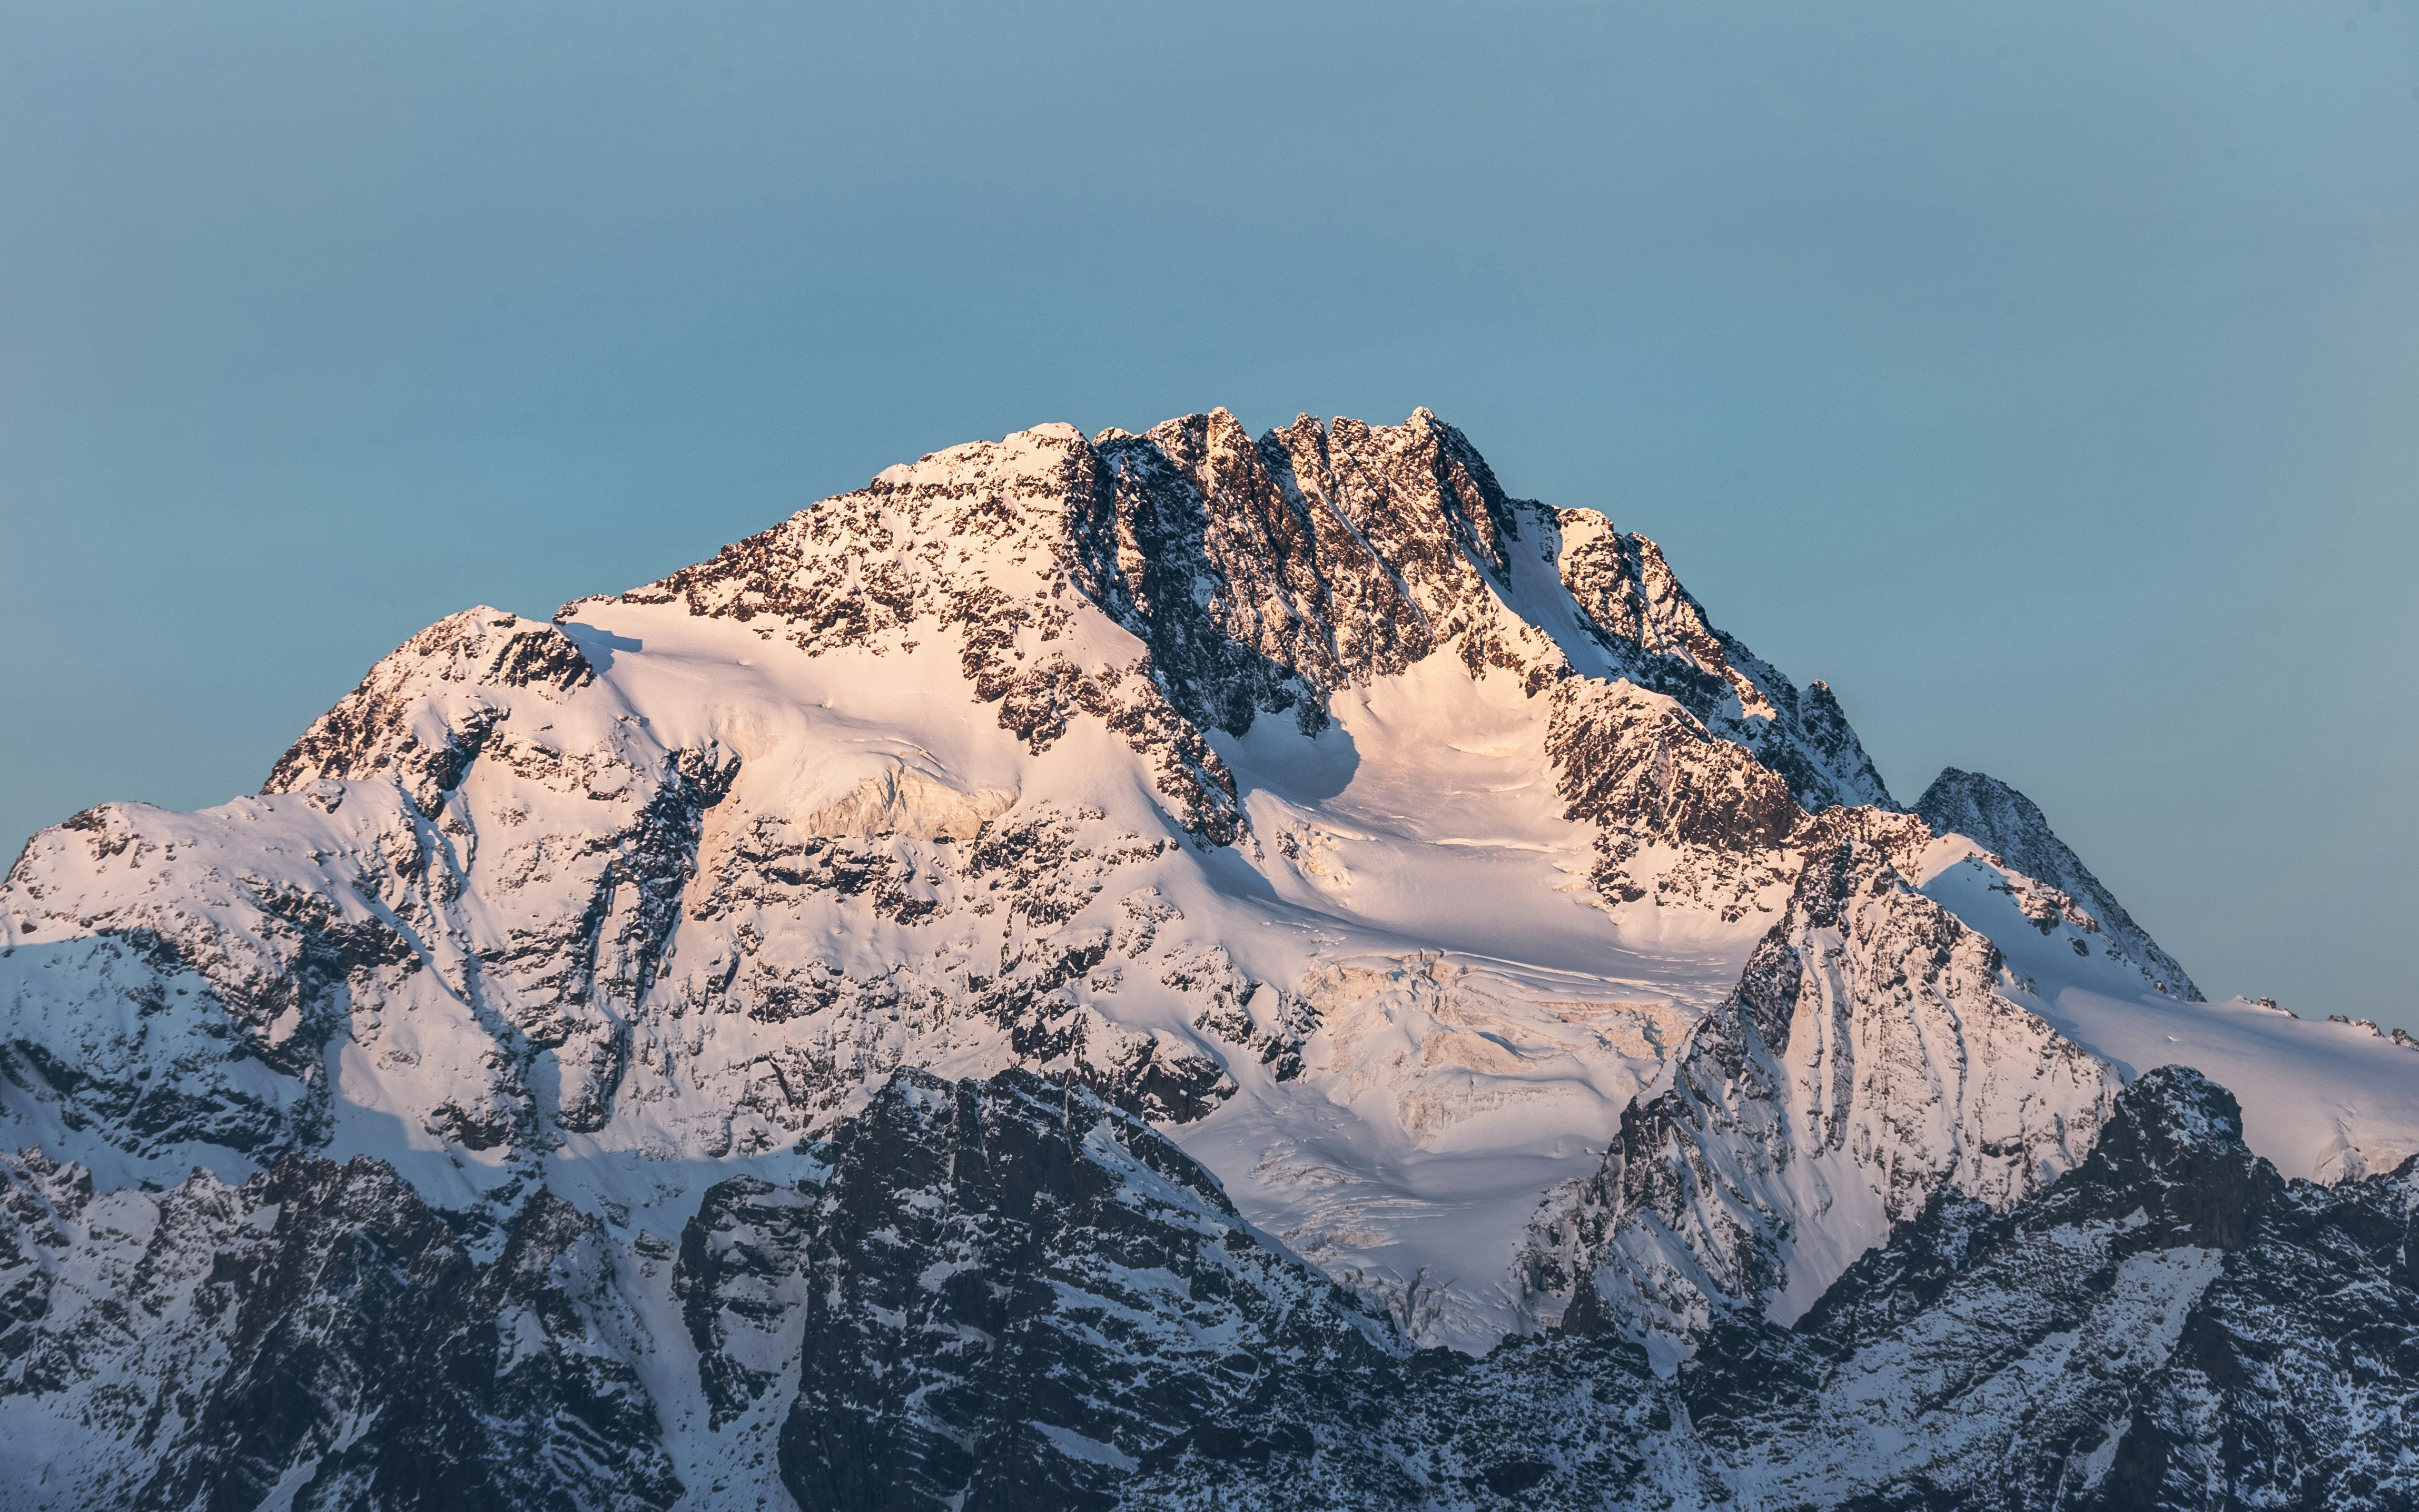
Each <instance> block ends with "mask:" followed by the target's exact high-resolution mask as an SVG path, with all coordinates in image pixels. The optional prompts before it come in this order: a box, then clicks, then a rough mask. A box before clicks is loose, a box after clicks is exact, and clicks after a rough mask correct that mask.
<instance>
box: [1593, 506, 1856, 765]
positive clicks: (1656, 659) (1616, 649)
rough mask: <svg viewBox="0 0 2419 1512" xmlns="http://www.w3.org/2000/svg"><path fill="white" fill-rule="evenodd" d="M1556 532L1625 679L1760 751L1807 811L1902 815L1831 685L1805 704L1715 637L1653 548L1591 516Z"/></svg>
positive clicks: (1765, 665) (1776, 677) (1819, 686)
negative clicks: (1855, 809) (1893, 811)
mask: <svg viewBox="0 0 2419 1512" xmlns="http://www.w3.org/2000/svg"><path fill="white" fill-rule="evenodd" d="M1556 522H1557V523H1558V524H1559V525H1560V527H1561V533H1562V553H1561V568H1562V579H1563V581H1564V584H1565V585H1566V586H1568V588H1569V589H1570V591H1571V595H1572V597H1573V598H1574V599H1575V600H1577V602H1578V604H1579V608H1580V609H1581V611H1582V612H1583V613H1584V614H1585V615H1586V616H1587V621H1588V624H1589V626H1590V627H1591V628H1592V629H1593V630H1594V631H1595V635H1596V637H1597V638H1598V640H1599V641H1600V642H1601V643H1602V644H1603V645H1604V646H1605V647H1606V649H1608V650H1609V651H1611V652H1612V653H1613V654H1614V655H1615V656H1616V657H1617V658H1618V662H1617V665H1618V667H1619V671H1620V673H1621V675H1623V676H1625V677H1626V678H1628V679H1629V680H1631V681H1633V682H1636V683H1637V684H1638V685H1639V686H1641V687H1650V688H1653V689H1654V690H1655V691H1656V692H1658V693H1666V694H1669V695H1670V696H1671V697H1672V698H1674V699H1676V700H1678V701H1679V702H1680V703H1681V704H1682V705H1683V706H1684V707H1686V708H1687V710H1688V711H1689V712H1690V713H1691V714H1694V715H1695V716H1696V717H1698V718H1699V719H1700V720H1702V721H1703V722H1704V724H1705V725H1706V726H1707V727H1708V728H1709V729H1711V730H1712V731H1713V732H1714V733H1718V734H1719V735H1721V736H1722V737H1723V738H1724V739H1728V740H1734V741H1736V742H1738V743H1739V744H1741V745H1743V746H1746V747H1747V748H1749V749H1750V750H1752V751H1754V752H1755V754H1756V757H1757V759H1758V760H1759V761H1761V762H1762V763H1763V764H1764V765H1765V766H1767V767H1769V768H1770V769H1771V770H1772V771H1773V772H1775V773H1777V774H1779V776H1780V778H1781V779H1782V780H1783V781H1785V782H1787V783H1788V784H1789V789H1790V792H1791V793H1792V794H1794V795H1795V796H1796V799H1797V801H1798V802H1799V803H1801V804H1803V805H1804V806H1805V807H1806V808H1807V809H1809V810H1817V811H1819V810H1824V809H1827V808H1830V807H1831V806H1833V805H1835V804H1849V805H1867V806H1872V807H1876V808H1883V809H1889V808H1895V807H1896V805H1894V804H1893V803H1891V802H1890V795H1889V789H1888V788H1887V786H1885V785H1884V784H1883V782H1882V779H1881V774H1880V773H1878V772H1876V771H1874V770H1873V764H1872V758H1870V757H1868V756H1867V755H1866V754H1865V748H1864V746H1863V744H1862V743H1861V742H1860V741H1858V740H1857V733H1856V732H1855V731H1854V730H1852V729H1850V728H1849V727H1848V718H1847V716H1846V715H1845V714H1843V713H1842V712H1841V709H1840V702H1839V700H1838V699H1836V698H1834V697H1833V696H1832V693H1831V689H1830V687H1828V686H1826V684H1823V683H1815V684H1812V685H1810V687H1807V689H1806V690H1805V691H1804V692H1803V693H1801V692H1799V691H1798V689H1797V688H1796V687H1795V686H1794V685H1793V684H1791V682H1790V681H1789V680H1788V679H1787V678H1785V677H1783V676H1781V675H1780V672H1779V671H1775V670H1774V669H1773V667H1772V665H1771V664H1770V663H1769V662H1766V661H1764V660H1763V659H1762V658H1760V657H1758V656H1756V655H1755V654H1754V653H1752V652H1750V651H1749V650H1748V649H1747V647H1746V646H1744V645H1742V644H1740V643H1739V641H1738V640H1737V638H1736V637H1734V636H1729V635H1725V634H1723V633H1722V632H1721V631H1719V630H1718V629H1715V628H1714V627H1713V625H1712V624H1711V623H1710V622H1709V621H1708V620H1707V619H1706V617H1705V611H1704V609H1703V608H1702V607H1701V606H1700V605H1699V604H1698V603H1697V601H1696V599H1695V598H1693V597H1691V596H1690V595H1689V594H1688V591H1687V589H1685V588H1683V587H1681V586H1680V580H1679V579H1677V578H1675V577H1673V576H1672V569H1671V567H1670V566H1669V565H1667V564H1666V563H1665V562H1664V560H1663V553H1662V551H1661V549H1660V548H1657V547H1656V544H1655V543H1654V542H1652V541H1650V540H1648V539H1646V537H1644V536H1642V535H1626V534H1622V533H1620V532H1616V531H1615V530H1613V528H1612V525H1611V523H1610V521H1609V520H1607V519H1606V518H1605V517H1603V516H1601V515H1597V514H1595V513H1592V512H1590V511H1588V510H1582V509H1565V510H1564V511H1562V512H1561V513H1560V515H1559V516H1558V517H1557V521H1556Z"/></svg>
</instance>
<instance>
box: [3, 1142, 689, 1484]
mask: <svg viewBox="0 0 2419 1512" xmlns="http://www.w3.org/2000/svg"><path fill="white" fill-rule="evenodd" d="M5 1175H6V1177H7V1180H8V1187H7V1191H6V1194H5V1196H0V1205H4V1206H5V1209H6V1211H5V1215H4V1218H5V1233H0V1265H5V1266H6V1272H5V1273H6V1275H7V1277H8V1288H9V1289H8V1298H9V1299H10V1300H9V1303H8V1309H7V1310H8V1320H9V1328H8V1332H7V1333H6V1334H5V1335H0V1354H5V1355H6V1356H7V1357H8V1365H7V1366H6V1371H5V1374H0V1396H5V1397H6V1399H7V1411H8V1419H9V1422H10V1424H11V1432H10V1434H9V1435H8V1438H7V1439H6V1441H5V1442H4V1443H0V1485H5V1486H6V1487H7V1488H8V1496H9V1497H10V1498H11V1500H10V1501H9V1502H8V1504H11V1505H28V1506H32V1505H41V1506H59V1507H95V1508H99V1507H160V1508H171V1507H189V1506H230V1507H251V1506H255V1505H259V1504H263V1503H264V1502H269V1501H272V1500H277V1499H279V1498H285V1499H290V1503H291V1504H294V1505H307V1506H331V1507H333V1506H378V1507H434V1506H462V1505H501V1506H532V1507H534V1506H556V1505H567V1506H581V1507H596V1508H614V1509H625V1508H626V1509H637V1508H644V1507H669V1506H670V1505H671V1504H673V1503H674V1502H675V1501H676V1500H677V1499H678V1498H679V1496H680V1494H681V1486H680V1483H679V1482H678V1480H677V1479H676V1478H674V1476H673V1475H672V1473H671V1472H670V1465H669V1464H668V1462H667V1461H666V1459H665V1458H664V1455H663V1452H662V1450H661V1449H660V1448H659V1447H657V1444H656V1436H657V1434H656V1423H655V1411H654V1405H653V1403H652V1402H651V1401H650V1400H649V1398H648V1396H647V1394H646V1392H645V1391H644V1390H643V1389H642V1388H641V1386H640V1385H639V1375H638V1370H637V1368H636V1366H635V1365H634V1363H633V1357H634V1355H635V1354H636V1353H637V1350H636V1349H635V1348H634V1346H636V1344H637V1343H638V1338H639V1328H638V1327H637V1319H636V1318H635V1316H634V1314H633V1313H632V1311H631V1310H630V1308H629V1307H628V1306H627V1304H625V1303H624V1302H623V1301H622V1300H621V1299H620V1298H618V1297H617V1296H616V1294H615V1290H614V1288H613V1285H612V1277H613V1262H612V1254H611V1251H612V1247H613V1246H612V1245H611V1242H610V1241H609V1239H608V1237H607V1235H606V1234H605V1232H604V1229H603V1226H601V1225H600V1224H598V1223H597V1222H595V1221H594V1220H593V1219H588V1218H583V1217H582V1216H581V1215H580V1214H578V1212H576V1211H572V1210H571V1209H570V1208H569V1207H567V1206H566V1205H565V1204H563V1203H562V1202H561V1201H560V1200H558V1199H556V1198H554V1197H551V1196H547V1195H545V1194H539V1195H537V1196H533V1197H532V1199H531V1200H530V1201H529V1202H528V1203H527V1204H526V1205H524V1206H523V1207H522V1208H521V1209H520V1211H518V1213H517V1214H516V1216H515V1218H514V1219H513V1221H512V1223H511V1224H510V1225H509V1226H508V1227H507V1228H505V1229H504V1230H503V1231H501V1232H500V1233H499V1234H497V1235H495V1236H492V1238H491V1239H490V1240H489V1241H488V1242H487V1243H485V1245H483V1246H481V1247H482V1248H485V1249H486V1250H488V1251H489V1252H490V1254H491V1257H489V1258H487V1259H485V1261H482V1260H480V1259H479V1258H477V1257H474V1255H473V1252H472V1250H471V1249H470V1247H469V1246H467V1245H466V1244H465V1243H464V1242H463V1241H462V1239H461V1238H460V1237H458V1236H457V1235H456V1234H455V1232H454V1231H453V1230H452V1228H450V1227H448V1226H447V1225H446V1224H445V1223H444V1222H443V1221H442V1220H441V1219H440V1218H439V1216H438V1215H437V1214H436V1213H433V1212H431V1211H429V1210H428V1209H427V1208H426V1207H425V1206H424V1205H423V1204H422V1202H421V1201H420V1199H419V1197H418V1196H417V1195H416V1194H415V1193H414V1192H413V1191H412V1189H411V1187H410V1186H409V1185H408V1183H406V1182H404V1181H403V1180H400V1179H399V1178H398V1177H397V1176H396V1175H395V1173H394V1172H393V1170H392V1169H391V1168H388V1167H386V1166H384V1165H379V1164H377V1163H375V1162H371V1161H367V1160H357V1161H354V1162H353V1163H351V1164H349V1165H342V1166H339V1165H331V1164H329V1163H328V1162H326V1161H320V1160H313V1159H310V1158H307V1157H303V1156H287V1157H285V1159H283V1160H281V1161H280V1162H279V1163H278V1164H277V1165H275V1166H274V1167H272V1168H271V1169H270V1170H269V1171H268V1172H266V1173H264V1174H262V1175H260V1176H257V1177H254V1179H253V1180H250V1181H247V1182H245V1183H244V1184H243V1185H241V1186H239V1187H230V1186H227V1185H225V1184H223V1183H222V1182H220V1181H219V1180H216V1179H215V1178H213V1177H210V1176H208V1175H207V1174H201V1173H197V1174H195V1175H194V1177H193V1179H192V1180H189V1181H188V1182H186V1183H185V1184H184V1185H182V1186H180V1187H177V1188H176V1189H175V1190H173V1191H169V1192H165V1193H160V1194H156V1195H149V1194H144V1193H139V1192H132V1191H120V1192H114V1193H108V1194H96V1193H95V1192H94V1190H93V1187H92V1182H91V1180H90V1177H89V1175H88V1174H87V1173H86V1172H85V1171H84V1169H83V1168H82V1167H80V1166H71V1165H70V1166H61V1165H55V1164H53V1163H52V1162H50V1161H48V1160H47V1159H45V1158H43V1157H41V1156H40V1155H39V1154H33V1153H29V1154H27V1155H24V1156H21V1157H19V1158H17V1159H15V1160H13V1161H11V1162H9V1163H8V1168H7V1170H6V1172H5Z"/></svg>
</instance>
